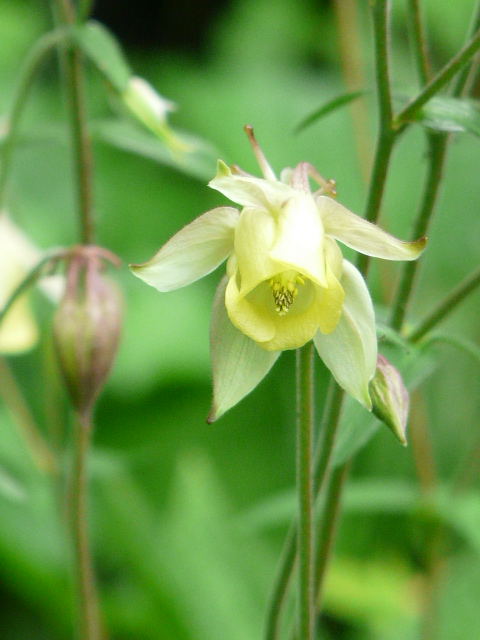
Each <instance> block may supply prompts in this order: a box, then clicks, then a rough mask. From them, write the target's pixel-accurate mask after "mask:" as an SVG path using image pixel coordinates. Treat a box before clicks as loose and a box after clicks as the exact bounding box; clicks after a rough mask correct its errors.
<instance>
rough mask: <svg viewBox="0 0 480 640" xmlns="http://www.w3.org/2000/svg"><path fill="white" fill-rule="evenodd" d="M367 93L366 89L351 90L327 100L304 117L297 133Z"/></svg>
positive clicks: (296, 130)
mask: <svg viewBox="0 0 480 640" xmlns="http://www.w3.org/2000/svg"><path fill="white" fill-rule="evenodd" d="M366 93H367V92H366V91H351V92H350V93H344V94H342V95H340V96H336V97H335V98H332V99H331V100H329V101H328V102H325V103H324V104H323V105H322V106H321V107H319V108H318V109H316V110H315V111H314V112H313V113H311V114H310V115H309V116H307V117H306V118H304V119H303V120H302V121H301V122H300V123H299V124H298V125H297V127H296V128H295V133H300V132H301V131H303V130H304V129H307V128H308V127H310V126H311V125H312V124H315V122H317V121H318V120H320V119H321V118H323V117H324V116H326V115H328V114H329V113H333V111H336V110H337V109H340V107H343V106H345V105H346V104H349V103H350V102H353V100H356V99H357V98H360V97H361V96H363V95H365V94H366Z"/></svg>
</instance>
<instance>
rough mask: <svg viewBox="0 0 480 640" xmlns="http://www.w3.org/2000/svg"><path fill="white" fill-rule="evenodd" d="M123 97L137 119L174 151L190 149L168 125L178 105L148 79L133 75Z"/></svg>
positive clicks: (179, 151) (126, 105)
mask: <svg viewBox="0 0 480 640" xmlns="http://www.w3.org/2000/svg"><path fill="white" fill-rule="evenodd" d="M121 99H122V101H123V104H124V105H125V107H126V108H127V109H128V111H129V112H130V113H131V114H132V115H133V116H134V117H135V119H136V120H138V121H139V122H141V123H142V124H143V126H145V127H146V128H147V129H149V130H150V131H152V133H154V134H155V135H157V136H159V137H160V138H161V139H162V140H163V141H164V142H165V144H166V145H167V147H168V148H169V149H170V150H171V151H172V153H181V152H184V151H188V148H189V147H188V145H187V144H186V143H185V142H183V140H180V138H179V137H178V136H177V135H176V134H175V133H174V132H173V130H172V129H171V128H170V127H169V126H168V122H167V116H168V114H169V113H170V112H172V111H175V109H176V105H175V104H174V103H173V102H171V101H170V100H167V99H166V98H163V97H162V96H161V95H160V94H159V93H157V91H155V89H154V88H153V87H152V86H151V85H150V84H149V83H148V82H147V81H146V80H144V79H143V78H139V77H137V76H132V77H131V78H130V81H129V83H128V87H127V89H126V90H125V91H124V92H123V94H122V95H121Z"/></svg>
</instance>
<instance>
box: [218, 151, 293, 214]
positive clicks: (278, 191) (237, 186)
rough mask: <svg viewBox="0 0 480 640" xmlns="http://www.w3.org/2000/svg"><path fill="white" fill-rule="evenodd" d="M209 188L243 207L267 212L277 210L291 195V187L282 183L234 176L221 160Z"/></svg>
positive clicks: (252, 177)
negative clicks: (261, 209) (256, 208)
mask: <svg viewBox="0 0 480 640" xmlns="http://www.w3.org/2000/svg"><path fill="white" fill-rule="evenodd" d="M209 186H210V187H212V189H216V190H217V191H220V193H223V195H224V196H226V197H227V198H228V199H229V200H231V201H232V202H236V203H237V204H240V205H242V206H243V207H259V208H264V209H268V210H274V209H278V208H279V207H280V206H281V205H282V203H283V202H284V201H285V200H287V199H288V198H289V197H291V195H292V193H293V189H292V187H290V186H288V185H286V184H283V183H282V182H278V181H274V180H264V179H263V178H255V177H254V176H244V175H238V174H234V173H232V171H231V170H230V169H229V167H227V165H226V164H225V163H224V162H222V161H221V160H219V161H218V165H217V175H216V176H215V178H214V179H213V180H211V181H210V182H209Z"/></svg>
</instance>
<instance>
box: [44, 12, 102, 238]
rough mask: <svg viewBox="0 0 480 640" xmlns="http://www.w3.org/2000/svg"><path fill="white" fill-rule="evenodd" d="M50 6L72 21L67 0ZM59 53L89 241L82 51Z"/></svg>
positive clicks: (89, 155)
mask: <svg viewBox="0 0 480 640" xmlns="http://www.w3.org/2000/svg"><path fill="white" fill-rule="evenodd" d="M52 7H53V14H54V17H55V20H56V22H57V24H64V25H67V26H68V25H70V24H73V23H74V22H75V20H76V15H75V9H74V6H73V4H72V3H71V2H70V0H55V1H53V3H52ZM60 57H61V65H60V67H61V70H62V76H63V81H64V85H65V90H66V98H67V108H68V116H69V120H70V134H71V140H72V147H73V163H74V177H75V186H76V192H77V203H78V213H79V219H80V226H81V239H82V243H83V244H93V242H94V235H95V225H94V209H93V151H92V141H91V136H90V132H89V129H88V125H87V112H86V101H85V86H84V77H83V65H82V52H81V51H80V50H79V49H78V48H77V47H75V46H68V47H62V49H61V51H60Z"/></svg>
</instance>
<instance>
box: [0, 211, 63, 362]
mask: <svg viewBox="0 0 480 640" xmlns="http://www.w3.org/2000/svg"><path fill="white" fill-rule="evenodd" d="M40 259H41V253H40V251H39V250H38V249H37V248H36V247H34V245H33V244H32V243H31V242H30V241H29V239H28V238H27V237H26V236H25V235H24V234H23V233H22V231H21V230H20V229H19V228H18V227H16V226H15V225H14V224H13V222H12V221H11V220H10V218H9V217H8V215H7V213H6V212H5V211H0V311H1V310H2V309H3V308H4V307H5V305H6V303H7V302H8V300H9V298H10V296H11V295H12V294H13V292H14V291H15V289H16V288H17V287H18V285H19V284H20V283H21V282H22V280H23V279H24V278H25V276H26V275H27V274H28V272H29V271H30V270H31V269H32V268H33V267H34V266H35V265H36V264H37V263H38V262H39V261H40ZM42 288H44V290H45V292H46V293H47V294H48V295H49V296H50V297H51V298H53V299H56V300H58V299H59V297H60V295H61V291H62V288H63V283H62V282H61V281H60V280H59V277H58V276H52V277H49V278H45V279H44V280H43V283H42ZM37 340H38V328H37V324H36V322H35V319H34V317H33V314H32V311H31V309H30V304H29V301H28V294H24V295H22V296H21V297H20V298H18V300H16V301H15V302H14V304H13V305H12V307H11V308H10V309H9V311H8V312H7V314H6V316H5V318H4V319H3V321H2V323H1V325H0V353H5V354H14V353H21V352H23V351H27V350H28V349H31V348H32V347H33V346H35V344H36V342H37Z"/></svg>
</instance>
